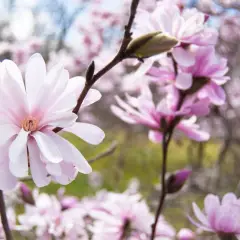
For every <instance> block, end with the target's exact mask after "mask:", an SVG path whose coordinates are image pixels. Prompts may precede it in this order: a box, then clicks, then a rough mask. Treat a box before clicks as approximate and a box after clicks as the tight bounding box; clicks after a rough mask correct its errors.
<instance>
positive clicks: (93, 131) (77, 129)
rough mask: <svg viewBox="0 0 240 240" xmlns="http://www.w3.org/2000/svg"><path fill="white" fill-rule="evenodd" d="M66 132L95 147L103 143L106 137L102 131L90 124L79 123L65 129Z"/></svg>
mask: <svg viewBox="0 0 240 240" xmlns="http://www.w3.org/2000/svg"><path fill="white" fill-rule="evenodd" d="M64 131H66V132H71V133H73V134H75V135H77V136H78V137H80V138H82V139H83V140H84V141H86V142H87V143H90V144H93V145H97V144H99V143H101V142H102V140H103V139H104V137H105V133H104V132H103V130H102V129H100V128H99V127H97V126H95V125H92V124H89V123H79V122H77V123H75V124H74V125H73V126H72V127H68V128H65V129H64Z"/></svg>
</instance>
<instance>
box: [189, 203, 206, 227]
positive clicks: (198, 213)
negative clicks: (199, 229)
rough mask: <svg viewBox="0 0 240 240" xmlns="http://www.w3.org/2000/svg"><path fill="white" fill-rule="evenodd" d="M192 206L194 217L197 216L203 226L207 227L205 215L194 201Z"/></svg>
mask: <svg viewBox="0 0 240 240" xmlns="http://www.w3.org/2000/svg"><path fill="white" fill-rule="evenodd" d="M192 206H193V212H194V214H195V216H196V218H197V219H198V220H199V221H200V222H201V223H202V224H203V225H205V226H206V227H207V226H208V225H209V224H208V220H207V218H206V216H205V215H204V214H203V213H202V211H201V210H200V209H199V207H198V206H197V204H196V203H193V204H192Z"/></svg>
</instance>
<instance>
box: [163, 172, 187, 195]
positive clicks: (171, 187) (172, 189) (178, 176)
mask: <svg viewBox="0 0 240 240" xmlns="http://www.w3.org/2000/svg"><path fill="white" fill-rule="evenodd" d="M191 173H192V171H191V170H189V169H182V170H179V171H176V172H175V173H173V174H171V175H170V176H169V177H168V179H167V193H169V194H171V193H176V192H178V191H179V190H181V188H182V187H183V185H184V184H185V182H186V180H187V179H188V177H189V175H190V174H191Z"/></svg>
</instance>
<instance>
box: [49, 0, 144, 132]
mask: <svg viewBox="0 0 240 240" xmlns="http://www.w3.org/2000/svg"><path fill="white" fill-rule="evenodd" d="M139 1H140V0H132V4H131V10H130V16H129V19H128V23H127V25H126V26H125V31H124V36H123V40H122V43H121V46H120V48H119V51H118V53H117V54H116V56H115V57H114V58H113V59H112V61H110V62H109V63H108V64H107V65H106V66H105V67H103V68H102V69H101V70H100V71H98V72H97V73H96V74H94V75H93V76H92V77H91V78H89V79H86V83H85V87H84V89H83V91H82V93H81V95H80V96H79V98H78V101H77V105H76V107H75V108H74V109H73V112H74V113H76V114H77V113H78V111H79V109H80V107H81V105H82V103H83V100H84V99H85V97H86V95H87V93H88V91H89V90H90V88H91V87H92V85H93V84H94V83H95V82H96V81H97V80H99V79H100V78H101V77H102V76H103V75H104V74H106V73H107V72H108V71H110V70H111V69H112V68H113V67H115V66H116V65H117V64H118V63H120V62H121V61H122V60H124V59H126V58H128V56H126V49H127V46H128V44H129V42H130V41H131V36H132V32H131V28H132V25H133V21H134V19H135V15H136V12H137V7H138V4H139ZM61 130H62V128H59V127H58V128H55V129H53V131H54V132H56V133H57V132H59V131H61Z"/></svg>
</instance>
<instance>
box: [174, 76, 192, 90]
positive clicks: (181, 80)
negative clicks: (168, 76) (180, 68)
mask: <svg viewBox="0 0 240 240" xmlns="http://www.w3.org/2000/svg"><path fill="white" fill-rule="evenodd" d="M192 80H193V79H192V74H190V73H183V72H182V73H179V74H178V75H177V77H176V83H175V86H176V87H177V88H178V89H181V90H186V89H189V88H190V87H191V86H192Z"/></svg>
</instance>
